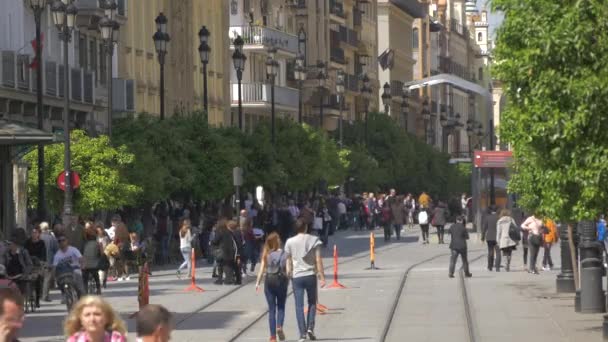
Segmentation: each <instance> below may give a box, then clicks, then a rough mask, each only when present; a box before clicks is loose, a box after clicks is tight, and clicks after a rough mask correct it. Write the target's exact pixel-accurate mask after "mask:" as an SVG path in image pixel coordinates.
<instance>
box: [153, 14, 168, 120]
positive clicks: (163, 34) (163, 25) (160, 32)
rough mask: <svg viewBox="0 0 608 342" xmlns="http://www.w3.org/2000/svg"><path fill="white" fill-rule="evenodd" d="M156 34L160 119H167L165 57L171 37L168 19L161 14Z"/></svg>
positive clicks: (157, 22) (154, 37)
mask: <svg viewBox="0 0 608 342" xmlns="http://www.w3.org/2000/svg"><path fill="white" fill-rule="evenodd" d="M154 22H155V23H156V33H155V34H154V35H153V36H152V39H153V40H154V47H155V48H156V53H157V55H158V64H160V119H161V120H164V119H165V56H166V55H167V44H168V43H169V41H170V40H171V37H170V36H169V34H168V33H167V22H168V20H167V17H165V15H164V14H163V13H162V12H161V13H159V14H158V16H157V17H156V19H155V20H154Z"/></svg>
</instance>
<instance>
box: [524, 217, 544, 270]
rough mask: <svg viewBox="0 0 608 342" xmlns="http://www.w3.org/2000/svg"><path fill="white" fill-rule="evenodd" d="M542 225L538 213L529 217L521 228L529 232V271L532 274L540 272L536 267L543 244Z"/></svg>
mask: <svg viewBox="0 0 608 342" xmlns="http://www.w3.org/2000/svg"><path fill="white" fill-rule="evenodd" d="M542 227H543V221H542V220H541V219H539V218H538V217H537V216H536V215H532V216H530V217H528V218H527V219H526V220H525V221H524V223H522V224H521V228H522V229H524V230H525V231H527V232H528V234H529V235H528V248H529V249H530V264H529V268H528V272H529V273H532V274H539V273H538V269H537V268H536V261H537V259H538V251H539V249H540V247H541V246H542V242H543V238H542Z"/></svg>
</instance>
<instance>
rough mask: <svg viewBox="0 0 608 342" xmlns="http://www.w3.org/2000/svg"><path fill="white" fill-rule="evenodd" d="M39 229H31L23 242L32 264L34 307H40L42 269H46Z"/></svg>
mask: <svg viewBox="0 0 608 342" xmlns="http://www.w3.org/2000/svg"><path fill="white" fill-rule="evenodd" d="M40 236H41V231H40V227H39V226H36V227H34V229H32V235H31V237H30V238H29V239H27V241H25V245H24V248H25V249H26V250H27V251H28V253H30V257H31V259H32V264H33V270H32V271H33V275H32V276H33V278H34V280H35V290H36V307H37V308H39V307H40V299H41V298H42V287H43V278H44V269H45V268H46V262H47V258H46V257H47V253H46V246H45V244H44V241H43V240H42V239H41V238H40Z"/></svg>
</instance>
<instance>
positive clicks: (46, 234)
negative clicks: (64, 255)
mask: <svg viewBox="0 0 608 342" xmlns="http://www.w3.org/2000/svg"><path fill="white" fill-rule="evenodd" d="M40 231H41V234H40V239H41V240H42V241H44V246H45V249H46V259H45V262H44V263H43V266H44V279H43V281H42V299H43V300H44V301H45V302H50V301H51V298H50V296H49V292H50V288H51V284H52V283H53V282H54V279H53V266H52V263H53V257H54V256H55V253H57V249H58V248H59V247H58V245H57V239H56V238H55V235H53V233H52V232H51V230H50V229H49V223H48V222H41V223H40Z"/></svg>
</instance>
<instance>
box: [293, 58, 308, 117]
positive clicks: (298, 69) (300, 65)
mask: <svg viewBox="0 0 608 342" xmlns="http://www.w3.org/2000/svg"><path fill="white" fill-rule="evenodd" d="M294 77H295V79H296V81H298V88H299V90H300V96H299V97H298V123H300V124H301V123H302V88H303V86H304V81H306V68H305V67H304V55H302V54H301V53H300V54H299V55H298V57H296V65H295V67H294Z"/></svg>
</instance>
